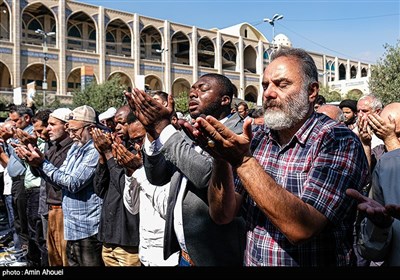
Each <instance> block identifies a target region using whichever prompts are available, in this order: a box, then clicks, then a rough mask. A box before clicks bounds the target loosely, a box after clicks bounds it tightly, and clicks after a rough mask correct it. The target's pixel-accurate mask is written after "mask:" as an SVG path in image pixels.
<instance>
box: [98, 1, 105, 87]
mask: <svg viewBox="0 0 400 280" xmlns="http://www.w3.org/2000/svg"><path fill="white" fill-rule="evenodd" d="M104 22H105V21H104V7H102V6H99V27H98V28H99V32H98V34H99V38H98V39H97V42H98V44H99V46H98V48H97V51H98V54H99V73H98V75H99V81H98V82H99V84H101V83H104V82H105V81H106V80H107V77H106V36H105V34H106V32H105V31H106V30H105V24H104Z"/></svg>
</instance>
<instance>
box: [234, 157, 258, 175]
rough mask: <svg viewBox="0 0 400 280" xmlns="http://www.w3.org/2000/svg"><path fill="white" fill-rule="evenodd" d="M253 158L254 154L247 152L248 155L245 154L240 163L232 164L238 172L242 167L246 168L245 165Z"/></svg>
mask: <svg viewBox="0 0 400 280" xmlns="http://www.w3.org/2000/svg"><path fill="white" fill-rule="evenodd" d="M252 158H253V156H252V155H250V154H246V155H244V156H243V157H242V158H241V159H240V161H239V162H238V163H236V164H234V165H233V164H232V168H233V169H234V170H236V172H237V171H239V170H240V169H242V168H244V167H245V166H246V165H247V164H248V163H249V161H250V160H251V159H252Z"/></svg>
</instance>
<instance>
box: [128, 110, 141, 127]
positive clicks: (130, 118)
mask: <svg viewBox="0 0 400 280" xmlns="http://www.w3.org/2000/svg"><path fill="white" fill-rule="evenodd" d="M137 120H138V119H137V118H136V115H135V114H134V113H133V112H132V110H129V113H128V115H127V116H126V123H127V124H131V123H134V122H136V121H137Z"/></svg>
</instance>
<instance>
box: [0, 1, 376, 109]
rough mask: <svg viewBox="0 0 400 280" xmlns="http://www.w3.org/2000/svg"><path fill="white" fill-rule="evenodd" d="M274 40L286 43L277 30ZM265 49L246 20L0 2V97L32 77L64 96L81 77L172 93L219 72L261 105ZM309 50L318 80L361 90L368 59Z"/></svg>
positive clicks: (78, 5)
mask: <svg viewBox="0 0 400 280" xmlns="http://www.w3.org/2000/svg"><path fill="white" fill-rule="evenodd" d="M275 38H276V39H275V42H276V44H280V42H281V43H282V44H283V47H290V42H289V40H288V39H287V38H286V37H285V36H284V35H282V34H279V35H277V36H276V37H275ZM276 44H275V45H276ZM299 47H301V46H299ZM273 49H274V48H273V44H271V43H270V42H269V41H268V40H267V39H266V38H265V37H264V35H263V34H262V33H261V32H260V31H259V30H257V29H256V28H255V27H254V26H252V25H250V24H248V23H241V24H238V25H235V26H232V27H230V28H225V29H221V30H218V29H211V30H209V29H203V28H199V27H196V26H188V25H184V24H178V23H174V22H170V21H168V20H166V19H157V18H150V17H147V16H145V15H139V14H136V13H135V14H132V13H128V12H124V11H118V10H113V9H108V8H104V7H102V6H93V5H88V4H85V3H80V2H76V1H68V0H42V1H37V0H0V92H1V93H2V94H1V95H2V96H9V97H10V96H12V93H13V90H14V89H15V88H22V92H26V89H27V85H28V84H30V83H32V82H36V90H37V91H39V92H40V91H42V90H46V91H47V93H49V92H50V93H55V94H57V95H58V96H59V97H61V98H64V99H68V98H69V99H70V98H71V96H72V93H73V92H74V90H76V89H78V88H80V87H81V86H82V84H81V83H82V82H85V81H87V78H88V75H89V76H91V77H92V79H93V81H94V82H96V83H102V82H104V81H106V80H108V79H110V78H111V77H113V76H114V75H117V74H118V75H120V77H121V81H122V83H123V84H124V85H126V86H127V87H128V86H130V87H138V86H143V85H146V87H148V88H150V89H153V90H155V89H161V90H164V91H166V92H172V93H174V94H178V93H181V92H188V91H189V88H190V85H191V84H192V83H193V82H195V81H196V80H197V79H198V77H200V76H201V75H203V74H205V73H221V74H224V75H226V76H227V77H229V78H230V79H231V80H232V82H233V83H234V84H235V86H236V87H237V90H238V97H239V98H242V99H245V100H247V101H252V102H256V103H257V104H261V100H262V87H261V79H262V75H261V74H262V72H263V69H264V67H265V65H267V64H268V57H269V54H270V52H271V50H273ZM310 54H311V56H312V57H313V58H314V60H315V62H316V64H317V67H318V69H319V72H320V73H321V74H320V81H321V83H322V84H323V85H330V86H331V87H332V88H334V89H336V90H337V91H339V92H341V94H343V95H344V94H346V93H347V91H348V90H350V89H359V90H360V91H362V92H363V93H368V83H367V81H368V78H369V76H370V65H369V64H367V63H363V62H360V61H353V60H349V59H345V58H339V57H335V56H330V55H326V54H320V53H311V52H310ZM84 76H86V77H84ZM85 78H86V80H85ZM43 82H46V84H47V88H46V84H45V83H43Z"/></svg>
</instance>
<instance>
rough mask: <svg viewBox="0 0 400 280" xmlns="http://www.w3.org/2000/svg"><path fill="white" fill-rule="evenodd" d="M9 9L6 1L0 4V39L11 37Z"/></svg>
mask: <svg viewBox="0 0 400 280" xmlns="http://www.w3.org/2000/svg"><path fill="white" fill-rule="evenodd" d="M10 11H11V9H10V7H9V6H8V3H7V2H6V1H2V3H1V4H0V27H1V28H0V40H7V41H9V40H10V39H11V36H10V34H11V28H12V27H11V17H10V15H11V12H10Z"/></svg>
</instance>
